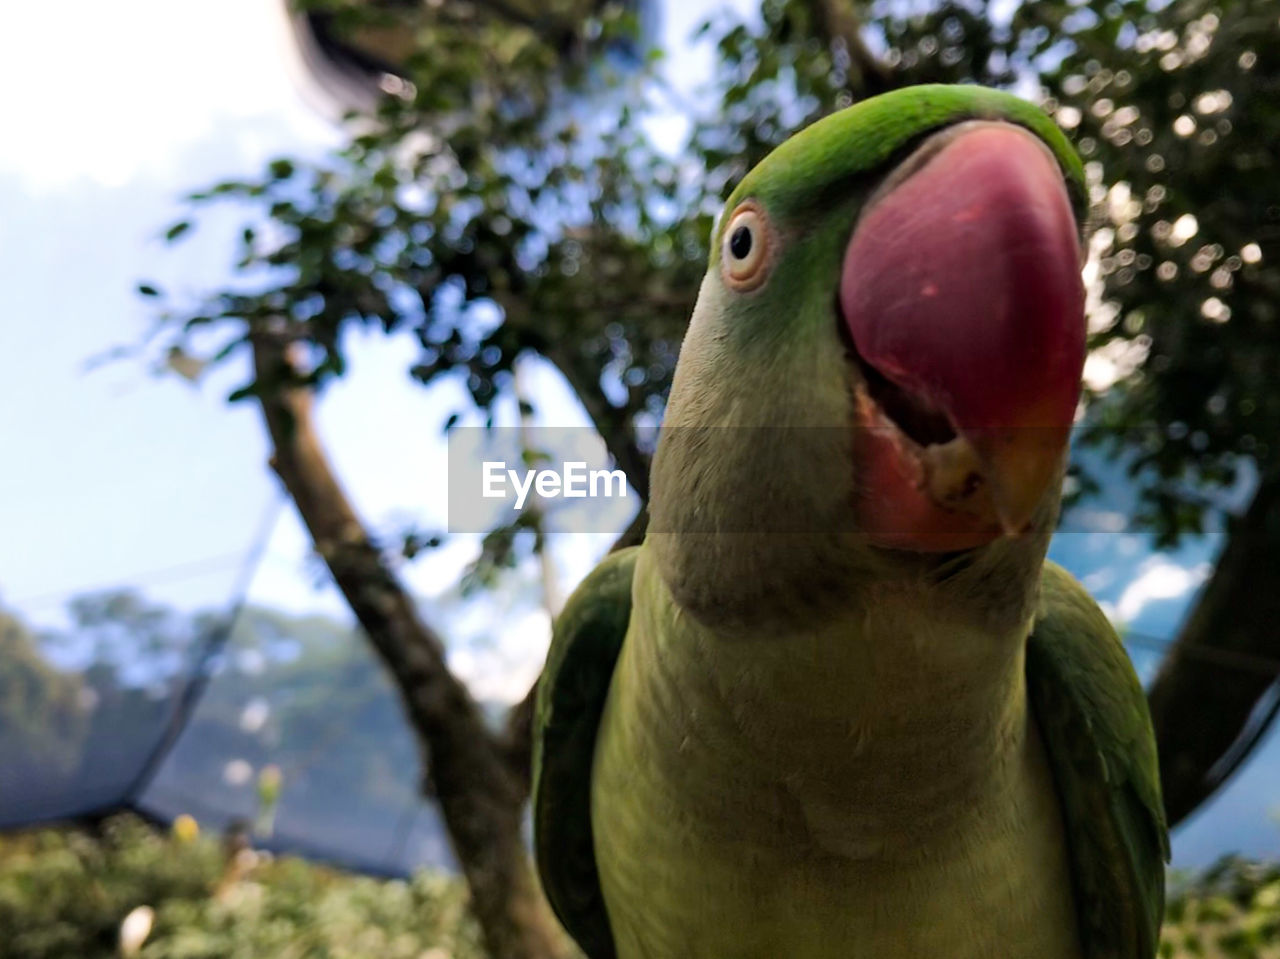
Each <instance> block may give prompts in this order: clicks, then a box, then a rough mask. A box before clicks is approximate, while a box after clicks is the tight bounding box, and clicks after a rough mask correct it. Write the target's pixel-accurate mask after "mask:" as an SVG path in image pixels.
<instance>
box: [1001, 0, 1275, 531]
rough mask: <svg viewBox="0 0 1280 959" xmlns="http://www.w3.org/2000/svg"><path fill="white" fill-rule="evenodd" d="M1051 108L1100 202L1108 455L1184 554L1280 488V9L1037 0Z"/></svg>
mask: <svg viewBox="0 0 1280 959" xmlns="http://www.w3.org/2000/svg"><path fill="white" fill-rule="evenodd" d="M1015 27H1016V29H1017V30H1018V31H1019V32H1020V33H1021V34H1023V35H1024V36H1025V37H1026V38H1027V40H1028V41H1029V42H1030V44H1031V47H1030V50H1031V52H1032V53H1033V55H1035V56H1038V57H1043V58H1046V59H1048V60H1051V61H1052V60H1057V61H1058V62H1057V65H1056V66H1055V67H1054V68H1053V69H1051V70H1048V71H1047V72H1045V74H1044V75H1043V81H1044V83H1045V84H1046V87H1047V90H1046V92H1047V93H1048V94H1049V95H1050V99H1049V100H1048V101H1047V106H1048V107H1049V108H1050V109H1051V110H1053V111H1054V113H1055V116H1056V117H1057V119H1058V120H1059V122H1060V123H1061V124H1062V125H1063V126H1065V127H1067V128H1068V130H1069V132H1070V133H1071V134H1072V136H1073V137H1074V138H1075V141H1076V145H1077V147H1078V148H1079V150H1080V152H1081V154H1082V155H1083V156H1084V158H1085V160H1086V161H1089V172H1090V174H1091V176H1092V178H1093V181H1094V183H1095V186H1094V197H1095V199H1096V200H1098V201H1099V203H1100V205H1101V211H1100V212H1101V214H1102V216H1101V218H1100V227H1101V229H1100V230H1099V231H1098V233H1097V235H1096V236H1095V240H1094V250H1095V252H1096V254H1097V255H1098V257H1099V267H1100V269H1099V274H1100V276H1101V278H1102V281H1103V285H1104V288H1103V290H1102V296H1101V298H1100V301H1099V302H1098V303H1097V304H1096V307H1095V308H1094V309H1093V310H1092V312H1091V316H1090V321H1091V329H1092V331H1093V333H1094V336H1093V346H1094V347H1095V349H1096V351H1097V352H1096V354H1095V357H1096V359H1097V360H1101V361H1102V362H1105V363H1108V364H1111V365H1112V366H1113V367H1114V369H1115V371H1116V372H1118V373H1120V374H1121V376H1122V379H1121V382H1120V388H1119V389H1113V390H1111V391H1110V393H1109V394H1108V395H1107V396H1106V397H1105V398H1104V401H1103V402H1100V403H1097V404H1095V406H1094V413H1095V423H1096V427H1095V428H1094V429H1093V430H1092V431H1091V439H1092V440H1093V441H1094V442H1095V443H1103V444H1104V445H1105V446H1107V447H1108V448H1110V449H1112V450H1114V451H1115V452H1117V453H1120V454H1121V455H1125V456H1127V457H1128V458H1129V465H1130V470H1131V472H1132V474H1133V475H1134V476H1136V477H1137V479H1138V482H1139V484H1140V486H1141V488H1142V490H1143V492H1144V499H1143V504H1144V505H1143V511H1142V515H1140V516H1139V517H1138V519H1139V521H1140V522H1141V523H1142V524H1143V525H1145V526H1147V527H1149V528H1152V529H1154V530H1155V531H1156V532H1157V533H1158V535H1159V537H1160V539H1161V541H1162V542H1163V543H1165V544H1169V543H1172V542H1173V541H1174V540H1176V538H1177V536H1178V535H1179V534H1180V533H1183V532H1188V531H1192V532H1198V531H1200V530H1201V529H1202V528H1203V526H1204V522H1205V518H1206V512H1207V510H1206V507H1207V508H1208V512H1212V510H1214V509H1216V508H1219V507H1220V506H1221V502H1222V500H1221V497H1220V496H1215V495H1214V490H1215V489H1220V488H1223V487H1231V486H1233V485H1235V484H1236V483H1237V482H1238V481H1239V480H1240V479H1241V472H1242V471H1247V473H1248V474H1250V475H1251V474H1253V473H1254V472H1256V473H1258V474H1260V475H1261V476H1262V478H1263V479H1269V480H1272V481H1274V480H1275V479H1277V478H1278V477H1280V446H1278V445H1277V443H1276V440H1275V438H1276V437H1277V436H1280V391H1277V390H1276V386H1275V384H1276V383H1277V381H1278V380H1280V312H1278V311H1280V168H1278V163H1277V156H1276V152H1275V149H1274V144H1276V143H1277V142H1280V18H1278V16H1277V7H1276V4H1275V3H1274V2H1272V0H1214V2H1207V0H1174V2H1172V3H1164V2H1147V0H1120V2H1107V3H1090V4H1056V3H1048V4H1044V3H1037V4H1028V5H1025V6H1023V7H1022V8H1020V10H1019V13H1018V15H1017V17H1016V18H1015Z"/></svg>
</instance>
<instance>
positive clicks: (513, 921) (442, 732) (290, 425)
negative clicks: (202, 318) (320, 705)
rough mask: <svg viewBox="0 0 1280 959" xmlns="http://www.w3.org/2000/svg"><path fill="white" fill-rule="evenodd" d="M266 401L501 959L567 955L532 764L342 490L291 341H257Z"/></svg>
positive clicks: (275, 461)
mask: <svg viewBox="0 0 1280 959" xmlns="http://www.w3.org/2000/svg"><path fill="white" fill-rule="evenodd" d="M251 339H252V343H253V348H254V363H255V367H256V371H257V379H258V383H259V384H260V385H261V387H262V393H261V395H260V397H259V398H260V401H261V405H262V412H263V416H264V418H265V420H266V425H267V430H268V433H269V434H270V437H271V441H272V445H273V447H274V453H273V455H272V458H271V465H272V468H273V469H274V470H275V471H276V473H277V474H278V475H279V477H280V480H281V481H282V482H283V484H284V486H285V488H286V489H287V490H288V492H289V495H290V496H291V497H292V498H293V501H294V504H295V505H296V506H297V508H298V513H299V515H300V516H301V517H302V520H303V522H304V523H305V524H306V527H307V529H308V531H309V532H310V534H311V537H312V539H313V540H314V542H315V547H316V551H317V552H318V553H319V554H320V556H321V557H322V558H323V559H324V561H325V563H326V564H327V565H328V567H329V571H330V572H331V573H332V575H333V578H334V581H335V583H336V584H337V586H338V588H339V589H340V590H341V591H342V594H343V596H344V597H345V598H346V600H347V602H348V604H350V606H351V610H352V612H353V613H354V614H355V616H356V619H357V620H358V621H359V622H360V625H361V627H362V628H363V629H364V632H365V634H366V635H367V636H368V638H369V641H370V643H371V644H372V645H373V648H374V650H375V651H376V652H377V654H378V656H379V658H380V659H381V660H382V662H383V664H384V665H385V666H386V668H387V669H388V670H389V671H390V672H391V675H392V677H393V678H394V680H395V684H396V686H397V688H398V690H399V693H400V697H401V700H402V702H403V704H404V707H405V710H406V712H407V714H408V717H409V719H410V722H411V723H412V724H413V727H414V729H415V730H416V732H417V736H418V740H419V743H420V744H421V748H422V756H423V768H424V770H425V781H424V790H425V791H426V793H427V794H428V795H430V796H431V797H433V798H434V799H435V800H436V801H437V802H438V803H439V805H440V810H441V813H442V814H443V817H444V822H445V826H446V828H447V829H448V832H449V837H450V840H451V842H452V844H453V850H454V853H455V854H456V856H457V858H458V862H459V863H460V865H461V866H462V871H463V875H464V876H465V878H466V881H467V884H468V886H469V888H470V891H471V908H472V911H473V912H474V914H475V916H476V919H477V920H478V921H479V924H480V928H481V931H482V934H483V937H484V941H485V946H486V948H487V949H488V951H489V954H490V955H491V956H493V957H495V959H552V957H559V956H562V955H564V954H565V947H566V943H565V941H564V938H563V936H562V935H561V934H560V933H559V931H558V929H557V928H556V925H555V922H554V920H553V919H552V917H551V913H550V910H549V909H548V908H547V905H546V901H545V900H544V899H543V897H542V893H541V890H540V888H539V887H538V884H537V882H536V880H535V879H534V875H533V870H532V868H531V865H530V862H529V857H528V854H527V852H526V849H525V845H524V840H523V835H522V828H521V827H522V818H523V810H524V804H525V801H526V799H527V798H528V793H529V786H528V774H527V759H526V760H525V761H524V762H525V766H524V767H523V768H522V767H521V765H520V763H519V762H516V763H514V764H513V763H512V762H511V759H510V757H511V752H510V747H509V746H508V744H506V743H505V742H504V741H502V740H501V739H500V738H499V737H496V736H494V735H493V734H492V733H490V732H489V730H488V729H487V727H486V726H485V724H484V719H483V717H482V715H481V713H480V710H479V708H478V707H477V705H476V703H475V702H474V700H472V698H471V696H470V694H469V693H468V692H467V690H466V687H464V686H463V685H462V683H461V682H460V681H459V680H458V679H457V678H456V677H455V676H454V675H453V674H452V673H451V672H450V671H449V668H448V665H447V664H446V661H445V652H444V644H443V643H442V642H441V640H440V637H439V636H437V635H436V633H435V632H434V631H433V630H432V629H431V628H430V627H429V626H428V625H427V624H426V623H425V622H424V621H423V620H422V618H421V617H420V616H419V615H418V611H417V609H416V607H415V605H414V603H413V601H412V599H411V598H410V596H409V595H408V594H407V592H406V591H405V589H404V587H403V586H402V585H401V584H400V583H399V581H398V580H397V579H396V577H395V574H394V573H393V572H392V570H391V568H390V566H389V565H388V563H387V562H386V560H385V559H384V557H383V555H382V552H381V551H380V550H379V549H378V547H377V545H376V544H375V543H374V542H373V539H372V538H371V537H370V535H369V534H368V532H367V531H366V530H365V528H364V526H363V524H362V523H361V521H360V519H359V517H358V516H357V515H356V513H355V510H354V509H353V508H352V506H351V503H350V501H349V500H348V499H347V496H346V493H345V492H344V491H343V489H342V487H341V485H340V484H339V482H338V480H337V478H336V476H335V475H334V472H333V469H332V467H331V465H330V463H329V461H328V458H327V456H326V455H325V452H324V450H323V448H322V446H321V444H320V441H319V438H318V437H317V435H316V433H315V429H314V424H313V420H312V415H311V401H312V395H311V391H310V390H309V389H308V388H306V387H302V386H299V385H297V384H298V382H299V376H300V373H299V371H298V370H297V369H296V368H295V367H294V365H293V363H292V358H291V356H290V354H289V352H288V351H289V345H288V343H287V341H286V338H285V337H283V336H282V335H279V334H277V333H275V332H273V331H270V330H267V329H260V330H257V331H255V332H254V334H253V336H252V337H251Z"/></svg>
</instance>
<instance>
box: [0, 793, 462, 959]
mask: <svg viewBox="0 0 1280 959" xmlns="http://www.w3.org/2000/svg"><path fill="white" fill-rule="evenodd" d="M139 906H149V907H150V908H151V909H152V910H154V925H153V927H152V930H151V933H150V935H149V936H148V937H147V939H146V940H145V942H144V943H143V945H142V948H141V950H140V952H138V953H136V955H139V956H141V957H144V959H261V957H263V956H278V957H280V959H366V957H369V956H378V957H382V959H472V957H477V959H478V957H479V956H481V955H482V952H481V950H480V947H479V937H478V932H477V930H476V928H475V926H474V923H473V922H472V921H471V920H470V919H469V918H468V915H467V910H466V892H465V889H464V887H463V886H462V884H461V883H460V882H458V881H456V880H452V879H448V878H445V877H442V876H434V875H429V874H422V875H419V876H417V877H415V878H414V879H413V880H412V881H410V882H403V881H399V880H378V879H370V878H365V877H355V876H351V875H348V874H345V873H342V872H338V871H335V870H332V869H327V868H325V867H322V866H317V865H313V864H309V863H304V862H302V861H300V860H296V859H288V858H282V859H273V858H271V857H270V856H267V855H265V854H262V853H254V852H251V851H249V852H245V851H243V850H236V851H230V850H229V849H228V848H227V847H226V846H225V845H224V844H223V843H221V842H219V841H218V840H217V839H214V838H204V837H201V838H196V839H194V840H185V841H184V840H182V839H180V838H178V837H176V836H166V835H163V834H160V833H158V832H157V831H155V830H154V829H152V828H151V827H149V826H148V825H146V824H145V823H143V822H141V821H139V820H137V819H135V818H132V817H127V816H122V817H118V818H115V819H112V820H109V821H107V822H106V823H105V824H104V825H103V827H102V828H101V830H100V832H99V834H97V835H93V834H89V833H85V832H79V831H62V830H42V831H40V832H35V833H29V834H24V835H15V836H4V837H0V942H3V943H4V950H3V951H4V955H6V956H9V957H12V959H108V957H115V956H118V955H119V952H118V951H117V942H118V938H119V929H120V924H121V922H122V921H123V919H124V918H125V916H126V915H128V914H129V913H130V912H131V911H132V910H134V909H135V908H137V907H139Z"/></svg>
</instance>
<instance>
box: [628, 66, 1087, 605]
mask: <svg viewBox="0 0 1280 959" xmlns="http://www.w3.org/2000/svg"><path fill="white" fill-rule="evenodd" d="M1085 209H1086V191H1085V188H1084V178H1083V171H1082V169H1081V165H1080V162H1079V160H1078V158H1077V157H1076V155H1075V154H1074V152H1073V151H1072V149H1071V147H1070V146H1069V144H1068V143H1067V141H1066V139H1065V138H1064V137H1063V135H1062V134H1061V132H1060V131H1059V130H1058V129H1057V127H1056V126H1055V125H1054V124H1053V123H1052V121H1051V120H1049V118H1048V117H1047V116H1045V115H1044V114H1043V113H1042V112H1041V111H1040V110H1039V109H1038V108H1036V107H1034V106H1032V105H1030V104H1027V103H1025V102H1023V101H1021V100H1019V99H1017V98H1016V97H1013V96H1011V95H1008V94H1005V93H1001V92H998V91H994V90H989V89H984V88H981V87H951V86H926V87H909V88H905V89H902V90H899V91H895V92H893V93H889V94H885V95H883V96H880V97H876V98H874V99H872V100H868V101H864V102H863V103H861V104H858V105H855V106H853V107H850V108H848V109H846V110H843V111H841V112H839V113H836V114H833V115H831V116H829V117H827V118H825V119H824V120H821V121H819V122H817V123H815V124H814V125H813V126H811V127H809V128H807V129H806V130H804V131H802V132H801V133H799V134H797V135H796V136H794V137H792V138H791V139H790V140H788V141H787V142H785V143H784V144H782V145H781V146H779V147H778V148H777V149H776V150H774V151H773V153H771V154H770V155H769V156H768V157H766V158H765V159H764V160H763V161H762V162H761V163H760V164H759V165H758V166H757V167H756V168H755V169H754V170H752V171H751V172H750V173H748V174H747V176H746V177H745V178H744V179H743V180H742V182H741V183H740V184H739V186H738V187H737V189H735V191H734V192H733V194H732V195H731V196H730V197H729V199H728V201H727V202H726V204H725V208H724V211H723V213H722V214H721V217H720V219H719V220H718V222H717V227H716V231H715V235H714V237H713V246H712V255H711V262H710V266H709V269H708V272H707V276H706V279H705V280H704V283H703V286H702V289H701V291H700V293H699V299H698V306H697V308H696V309H695V312H694V316H693V320H692V322H691V324H690V328H689V332H688V335H687V337H686V340H685V343H684V345H683V347H682V349H681V355H680V360H679V363H678V366H677V370H676V376H675V380H674V382H673V386H672V393H671V399H670V402H669V405H668V410H667V416H666V420H665V422H664V436H663V437H662V439H661V441H660V443H659V448H658V453H657V456H656V458H655V463H654V477H653V501H652V505H651V511H652V516H653V523H652V525H651V528H652V529H653V530H654V531H655V533H656V534H657V536H656V539H657V541H658V546H657V548H658V551H659V554H660V555H664V554H665V556H666V559H665V560H664V565H665V566H667V567H668V574H669V575H668V576H667V579H668V581H669V582H673V581H674V582H680V583H686V582H687V583H688V584H689V585H688V586H687V587H682V588H685V589H686V590H687V591H692V594H691V595H689V596H687V597H685V598H686V599H687V600H688V601H690V602H692V603H693V605H694V607H695V608H697V605H698V602H697V600H698V597H697V595H693V594H697V593H698V591H699V586H698V583H699V578H698V576H696V575H692V576H690V574H691V572H692V567H690V568H677V567H686V566H688V562H687V557H685V556H683V555H682V554H687V553H689V552H690V550H689V549H688V544H689V542H690V540H689V536H688V535H685V539H684V543H685V545H684V546H683V547H681V548H678V549H677V548H676V547H673V546H671V545H670V544H671V540H670V538H667V539H666V540H664V537H663V535H662V534H663V533H664V532H666V533H682V534H694V535H701V536H702V537H703V539H702V541H701V542H700V543H699V545H698V547H697V549H696V552H698V553H700V554H704V555H705V553H706V551H708V550H709V551H711V552H712V553H713V554H720V556H721V559H722V560H723V561H724V563H726V564H728V566H729V567H730V568H731V569H732V568H735V567H736V568H737V569H738V575H739V578H749V577H748V576H747V570H745V569H744V568H743V567H744V565H746V564H750V563H751V562H752V558H751V556H752V555H755V557H756V559H757V560H758V561H760V562H767V563H771V564H774V572H775V573H776V572H777V571H778V569H779V568H780V567H784V566H785V567H786V568H787V569H793V570H796V571H797V573H796V575H797V576H799V577H801V579H802V580H803V581H805V582H809V583H813V582H816V581H817V580H820V579H823V578H825V577H830V578H833V579H839V578H840V577H841V576H843V575H844V572H845V570H844V569H842V567H847V566H849V565H850V564H853V565H861V566H866V565H867V564H869V563H873V562H884V561H886V558H887V557H892V556H897V557H898V558H899V559H901V558H902V557H904V556H905V557H915V558H917V560H919V561H933V562H937V561H939V560H940V559H944V558H947V557H951V556H954V555H956V554H958V553H970V552H972V551H982V550H987V551H989V552H1002V551H1003V552H1004V553H1007V552H1009V551H1010V550H1013V551H1014V552H1017V550H1018V549H1019V548H1021V549H1022V550H1023V551H1024V552H1027V553H1028V555H1032V554H1036V553H1038V555H1039V556H1041V557H1042V555H1043V548H1044V544H1045V543H1047V536H1048V531H1049V528H1050V527H1051V525H1052V523H1053V521H1054V519H1055V517H1056V514H1057V508H1058V501H1059V498H1060V487H1061V477H1062V471H1063V468H1064V465H1065V461H1066V451H1067V446H1068V438H1069V433H1070V428H1071V423H1072V420H1073V417H1074V414H1075V410H1076V405H1077V402H1078V398H1079V390H1080V379H1081V371H1082V366H1083V362H1084V350H1085V342H1084V337H1085V325H1084V290H1083V286H1082V282H1081V277H1080V268H1081V240H1082V228H1081V223H1082V221H1083V218H1084V213H1085ZM761 532H768V533H770V534H773V543H772V546H771V547H770V548H769V549H766V550H764V551H763V554H762V553H761V551H760V550H752V549H747V548H744V544H743V543H742V542H741V540H740V539H735V536H734V534H735V533H737V534H759V533H761ZM664 543H665V544H666V545H664ZM678 554H679V555H678ZM872 557H875V558H874V559H872ZM699 563H701V560H699ZM673 564H674V566H673ZM704 579H705V577H704ZM766 579H769V580H770V581H774V582H778V581H780V580H779V577H778V576H776V575H775V576H772V577H766ZM786 579H787V577H785V576H783V577H781V580H783V581H785V580H786ZM756 581H757V582H759V581H760V580H759V579H756ZM723 587H724V583H723V582H721V583H720V587H719V588H718V589H710V588H708V590H707V592H706V596H710V595H712V594H715V595H718V596H721V597H724V596H725V590H724V588H723ZM730 592H731V590H730Z"/></svg>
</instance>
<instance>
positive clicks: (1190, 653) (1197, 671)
mask: <svg viewBox="0 0 1280 959" xmlns="http://www.w3.org/2000/svg"><path fill="white" fill-rule="evenodd" d="M1276 569H1280V475H1271V476H1268V477H1265V478H1264V479H1263V480H1262V482H1261V483H1260V484H1259V487H1258V491H1257V493H1256V494H1255V495H1254V498H1253V502H1252V503H1251V504H1250V506H1249V509H1248V510H1247V511H1246V513H1245V515H1244V516H1242V517H1239V518H1238V519H1236V520H1235V521H1234V522H1233V523H1232V524H1231V526H1230V529H1229V532H1228V534H1227V542H1226V545H1225V546H1224V547H1223V550H1222V555H1221V556H1220V558H1219V559H1218V562H1217V565H1216V566H1215V567H1214V571H1213V575H1212V576H1211V577H1210V579H1209V582H1208V583H1207V584H1206V585H1205V588H1204V591H1203V592H1202V593H1201V594H1200V598H1199V600H1197V602H1196V604H1195V607H1194V608H1193V609H1192V610H1191V614H1190V615H1189V616H1188V617H1187V619H1186V622H1185V623H1184V625H1183V627H1182V630H1181V631H1180V632H1179V634H1178V638H1177V641H1176V642H1175V643H1174V645H1173V647H1172V649H1170V651H1169V654H1168V655H1167V656H1166V657H1165V660H1164V662H1163V664H1162V665H1161V667H1160V672H1159V675H1157V676H1156V680H1155V682H1154V683H1153V684H1152V686H1151V690H1150V694H1149V696H1148V699H1149V701H1150V704H1151V716H1152V720H1153V721H1154V723H1155V728H1156V742H1157V745H1158V747H1159V752H1160V774H1161V780H1162V785H1163V789H1164V802H1165V808H1166V810H1167V812H1168V815H1169V822H1170V824H1171V825H1172V824H1175V823H1177V822H1179V821H1181V820H1182V819H1184V818H1186V817H1187V816H1188V815H1189V814H1190V813H1191V812H1192V811H1194V810H1195V809H1196V807H1198V806H1199V805H1200V804H1201V803H1202V802H1204V800H1205V799H1207V798H1208V797H1209V796H1210V795H1212V794H1213V792H1214V791H1215V790H1217V788H1218V787H1219V786H1221V785H1222V783H1223V782H1224V781H1225V780H1226V778H1227V776H1228V775H1229V774H1230V772H1231V771H1232V770H1234V769H1235V768H1238V766H1239V765H1240V762H1239V761H1238V760H1239V759H1240V758H1242V757H1238V756H1237V757H1233V756H1232V755H1231V754H1232V753H1233V752H1236V751H1237V750H1236V746H1237V742H1238V740H1240V739H1241V737H1242V736H1243V737H1248V738H1252V740H1253V741H1254V742H1256V741H1257V740H1258V739H1259V738H1261V737H1260V736H1259V735H1258V734H1259V733H1260V731H1261V730H1259V729H1257V728H1254V729H1250V726H1251V725H1254V724H1255V717H1254V712H1255V708H1256V707H1257V705H1258V703H1259V701H1260V700H1261V698H1262V697H1263V696H1264V695H1265V694H1266V693H1267V691H1268V690H1269V689H1270V688H1271V687H1272V686H1273V684H1274V683H1275V682H1276V680H1277V675H1276V673H1275V672H1271V673H1268V672H1267V671H1265V670H1259V669H1256V668H1254V669H1244V668H1238V667H1237V666H1235V665H1234V664H1233V659H1232V658H1233V657H1234V658H1235V660H1240V661H1246V662H1250V663H1252V662H1257V661H1261V659H1262V658H1263V657H1265V658H1266V659H1267V660H1270V661H1272V662H1274V661H1275V660H1276V659H1277V658H1280V629H1278V628H1277V625H1276V624H1277V623H1280V591H1277V590H1276V588H1275V586H1276V584H1275V572H1274V571H1275V570H1276ZM1211 653H1220V654H1221V655H1220V656H1217V657H1214V658H1210V655H1208V654H1211ZM1261 721H1262V722H1264V723H1265V722H1267V721H1268V720H1267V719H1266V717H1263V718H1262V720H1261ZM1228 759H1229V760H1231V761H1228V762H1226V763H1225V764H1224V763H1223V761H1224V760H1228Z"/></svg>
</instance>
